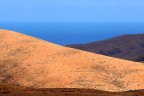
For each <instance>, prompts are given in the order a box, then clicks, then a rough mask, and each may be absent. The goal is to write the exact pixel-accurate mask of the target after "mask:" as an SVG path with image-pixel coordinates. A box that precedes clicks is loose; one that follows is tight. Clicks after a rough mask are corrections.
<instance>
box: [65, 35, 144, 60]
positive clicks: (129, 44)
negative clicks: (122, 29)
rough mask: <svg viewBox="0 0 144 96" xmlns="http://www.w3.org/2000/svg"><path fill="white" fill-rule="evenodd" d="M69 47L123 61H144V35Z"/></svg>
mask: <svg viewBox="0 0 144 96" xmlns="http://www.w3.org/2000/svg"><path fill="white" fill-rule="evenodd" d="M67 47H71V48H76V49H81V50H85V51H89V52H93V53H98V54H103V55H107V56H112V57H116V58H121V59H127V60H133V61H144V34H131V35H122V36H118V37H114V38H111V39H107V40H103V41H98V42H92V43H88V44H72V45H67Z"/></svg>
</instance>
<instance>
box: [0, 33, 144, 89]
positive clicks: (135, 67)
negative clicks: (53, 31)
mask: <svg viewBox="0 0 144 96" xmlns="http://www.w3.org/2000/svg"><path fill="white" fill-rule="evenodd" d="M0 50H1V51H0V83H2V84H13V85H19V86H27V87H34V88H87V89H98V90H105V91H115V92H119V91H127V90H138V89H144V65H143V64H142V63H137V62H132V61H127V60H122V59H117V58H112V57H108V56H103V55H100V54H94V53H90V52H86V51H81V50H77V49H72V48H67V47H63V46H60V45H56V44H53V43H50V42H47V41H43V40H40V39H37V38H35V37H31V36H27V35H24V34H21V33H17V32H12V31H8V30H0Z"/></svg>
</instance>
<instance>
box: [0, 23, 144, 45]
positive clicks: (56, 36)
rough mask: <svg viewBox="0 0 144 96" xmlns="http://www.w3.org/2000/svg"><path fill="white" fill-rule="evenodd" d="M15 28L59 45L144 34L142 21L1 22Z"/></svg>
mask: <svg viewBox="0 0 144 96" xmlns="http://www.w3.org/2000/svg"><path fill="white" fill-rule="evenodd" d="M0 29H7V30H13V31H17V32H21V33H24V34H27V35H31V36H34V37H37V38H40V39H43V40H47V41H50V42H53V43H56V44H59V45H68V44H83V43H89V42H94V41H99V40H104V39H108V38H111V37H114V36H119V35H123V34H144V23H142V22H11V23H10V22H0Z"/></svg>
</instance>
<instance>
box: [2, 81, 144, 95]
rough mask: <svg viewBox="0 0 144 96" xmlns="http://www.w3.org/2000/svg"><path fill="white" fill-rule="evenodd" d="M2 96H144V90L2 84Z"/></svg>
mask: <svg viewBox="0 0 144 96" xmlns="http://www.w3.org/2000/svg"><path fill="white" fill-rule="evenodd" d="M0 96H144V90H133V91H126V92H107V91H100V90H95V89H78V88H40V89H35V88H29V87H22V86H14V85H8V84H0Z"/></svg>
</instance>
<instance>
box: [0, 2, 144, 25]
mask: <svg viewBox="0 0 144 96" xmlns="http://www.w3.org/2000/svg"><path fill="white" fill-rule="evenodd" d="M0 21H2V22H12V21H14V22H106V21H108V22H109V21H114V22H115V21H116V22H117V21H119V22H127V21H128V22H143V21H144V0H0Z"/></svg>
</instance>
